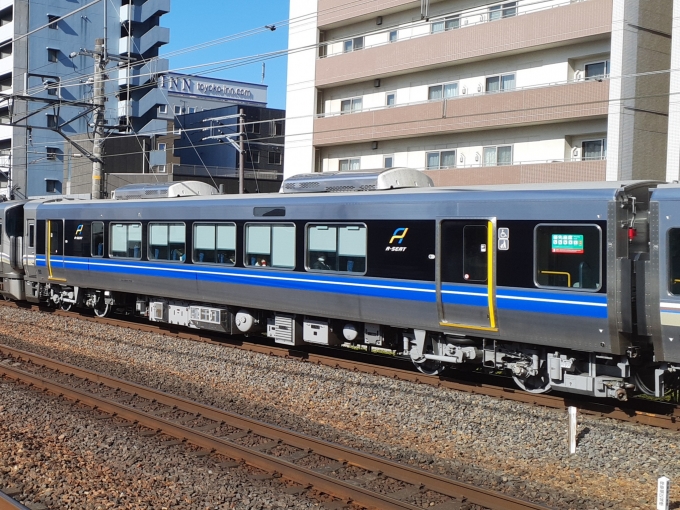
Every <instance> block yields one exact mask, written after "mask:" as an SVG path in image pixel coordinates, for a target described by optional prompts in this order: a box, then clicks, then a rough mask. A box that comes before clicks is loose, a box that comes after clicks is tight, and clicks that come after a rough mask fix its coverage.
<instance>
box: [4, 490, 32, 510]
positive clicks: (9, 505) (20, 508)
mask: <svg viewBox="0 0 680 510" xmlns="http://www.w3.org/2000/svg"><path fill="white" fill-rule="evenodd" d="M17 495H19V491H12V490H10V489H4V491H2V492H0V510H30V508H28V507H26V506H24V505H22V504H21V503H19V502H18V501H16V500H14V499H12V497H11V496H17Z"/></svg>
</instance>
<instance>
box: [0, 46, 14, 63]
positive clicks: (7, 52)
mask: <svg viewBox="0 0 680 510" xmlns="http://www.w3.org/2000/svg"><path fill="white" fill-rule="evenodd" d="M11 56H12V43H11V42H10V43H8V44H4V45H3V46H0V59H2V58H7V57H11Z"/></svg>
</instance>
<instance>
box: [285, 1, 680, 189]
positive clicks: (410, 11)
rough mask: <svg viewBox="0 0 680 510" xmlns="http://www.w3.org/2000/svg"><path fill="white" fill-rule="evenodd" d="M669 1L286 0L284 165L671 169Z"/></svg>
mask: <svg viewBox="0 0 680 510" xmlns="http://www.w3.org/2000/svg"><path fill="white" fill-rule="evenodd" d="M676 3H679V2H678V0H676ZM672 9H673V2H672V1H671V0H655V1H654V2H650V1H644V0H628V1H624V0H580V1H579V0H518V1H512V2H507V1H506V2H499V3H493V4H489V3H487V2H482V1H480V0H473V1H465V2H463V1H462V0H440V1H435V0H422V1H421V0H374V1H367V2H352V3H347V2H345V1H343V0H291V11H290V17H291V19H292V20H293V22H292V23H291V25H290V37H289V45H290V49H291V50H292V52H291V54H290V56H289V64H288V65H289V67H288V91H287V94H288V95H287V122H286V147H285V150H286V162H285V166H284V175H285V176H286V177H288V176H290V175H293V174H297V173H307V172H313V171H333V170H345V169H347V170H354V169H368V168H382V167H388V166H406V167H411V168H416V169H420V170H425V171H427V173H428V174H429V175H430V176H431V177H432V178H433V179H434V181H435V183H436V184H438V185H455V184H481V183H523V182H550V181H581V180H605V179H608V180H613V179H630V178H654V179H666V177H667V169H666V166H667V164H666V153H667V144H668V104H669V103H668V92H669V73H668V69H669V68H673V69H680V46H679V45H678V44H676V46H678V50H679V51H677V52H676V53H675V55H674V59H675V60H677V61H678V65H675V66H672V65H671V37H670V35H671V32H672V29H673V27H672V19H673V18H672V16H671V15H670V13H671V12H672ZM676 12H677V10H676ZM676 40H680V37H678V38H677V39H676ZM315 45H317V46H316V47H315ZM673 79H674V80H675V81H673V84H674V86H675V87H676V88H677V89H678V91H679V92H680V78H678V79H677V80H676V79H675V77H674V78H673ZM678 101H679V103H678V104H680V100H678ZM677 116H678V124H679V125H680V106H679V107H678V111H677ZM677 135H678V136H676V140H675V142H674V143H675V150H676V152H677V155H676V156H677V157H676V158H675V160H674V165H675V166H674V170H673V172H675V173H674V174H673V172H670V173H669V175H671V174H672V175H675V178H676V179H677V175H678V173H679V172H680V149H679V148H678V146H679V145H680V128H679V129H678V133H677ZM671 152H672V151H671ZM669 164H670V160H669ZM672 175H671V176H672Z"/></svg>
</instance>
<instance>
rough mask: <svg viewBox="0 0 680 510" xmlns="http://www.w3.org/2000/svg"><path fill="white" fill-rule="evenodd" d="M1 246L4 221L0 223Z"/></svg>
mask: <svg viewBox="0 0 680 510" xmlns="http://www.w3.org/2000/svg"><path fill="white" fill-rule="evenodd" d="M0 246H2V223H0Z"/></svg>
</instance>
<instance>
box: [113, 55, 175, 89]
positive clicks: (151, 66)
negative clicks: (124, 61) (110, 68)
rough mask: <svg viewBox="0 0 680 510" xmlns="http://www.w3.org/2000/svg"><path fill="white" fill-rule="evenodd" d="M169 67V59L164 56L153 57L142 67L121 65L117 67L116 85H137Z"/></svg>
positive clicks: (146, 81) (166, 70) (144, 82)
mask: <svg viewBox="0 0 680 510" xmlns="http://www.w3.org/2000/svg"><path fill="white" fill-rule="evenodd" d="M168 69H169V61H168V59H166V58H153V59H151V60H150V61H149V62H147V63H146V64H145V65H144V66H142V67H131V68H130V69H128V68H127V67H121V68H119V69H118V85H119V86H121V87H122V86H125V85H127V84H128V79H129V85H130V86H131V87H138V86H141V85H144V84H146V83H148V82H149V81H150V80H152V79H154V78H155V77H156V76H157V75H158V74H161V73H166V72H168Z"/></svg>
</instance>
